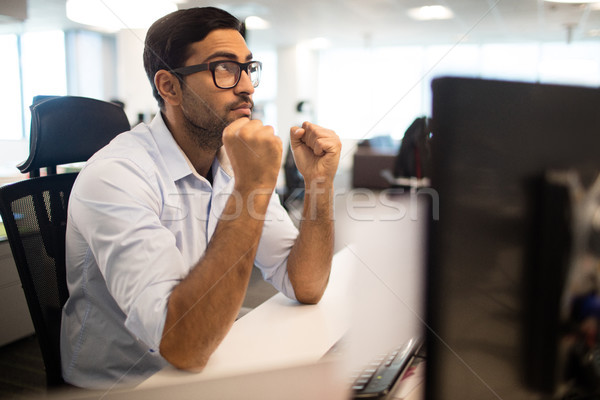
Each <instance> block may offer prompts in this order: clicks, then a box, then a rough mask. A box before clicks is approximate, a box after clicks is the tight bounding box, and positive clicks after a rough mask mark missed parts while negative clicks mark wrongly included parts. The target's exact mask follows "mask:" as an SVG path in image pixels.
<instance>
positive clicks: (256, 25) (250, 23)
mask: <svg viewBox="0 0 600 400" xmlns="http://www.w3.org/2000/svg"><path fill="white" fill-rule="evenodd" d="M244 24H245V25H246V29H250V30H260V29H269V28H270V27H271V24H270V23H269V21H266V20H264V19H262V18H261V17H257V16H256V15H251V16H249V17H247V18H246V19H245V20H244Z"/></svg>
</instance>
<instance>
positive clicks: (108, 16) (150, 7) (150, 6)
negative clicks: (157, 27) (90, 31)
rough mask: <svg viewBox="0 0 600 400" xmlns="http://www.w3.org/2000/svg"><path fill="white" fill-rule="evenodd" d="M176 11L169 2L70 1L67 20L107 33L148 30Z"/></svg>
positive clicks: (126, 0)
mask: <svg viewBox="0 0 600 400" xmlns="http://www.w3.org/2000/svg"><path fill="white" fill-rule="evenodd" d="M176 10H177V6H176V5H175V3H174V2H172V1H168V0H67V18H69V19H70V20H72V21H75V22H78V23H80V24H84V25H91V26H95V27H98V28H101V29H104V30H107V31H117V30H119V29H140V28H148V27H149V26H150V25H152V23H153V22H154V21H156V20H157V19H159V18H160V17H162V16H164V15H166V14H168V13H170V12H173V11H176Z"/></svg>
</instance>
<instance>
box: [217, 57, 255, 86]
mask: <svg viewBox="0 0 600 400" xmlns="http://www.w3.org/2000/svg"><path fill="white" fill-rule="evenodd" d="M246 72H247V73H248V76H250V80H251V81H252V85H253V86H254V87H257V86H258V84H259V82H260V65H259V64H258V63H256V62H253V63H250V64H249V65H248V67H247V69H246ZM214 74H215V83H216V84H217V86H219V87H221V88H231V87H234V86H235V85H237V83H238V82H239V80H240V75H241V69H240V66H239V65H238V64H237V63H234V62H229V61H223V62H221V63H219V64H218V65H217V66H216V67H215V69H214Z"/></svg>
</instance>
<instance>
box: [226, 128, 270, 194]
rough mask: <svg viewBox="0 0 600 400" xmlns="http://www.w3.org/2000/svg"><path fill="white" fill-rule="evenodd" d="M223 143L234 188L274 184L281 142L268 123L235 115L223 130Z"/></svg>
mask: <svg viewBox="0 0 600 400" xmlns="http://www.w3.org/2000/svg"><path fill="white" fill-rule="evenodd" d="M223 144H224V145H225V150H226V151H227V156H228V157H229V160H230V161H231V166H232V167H233V172H234V174H235V185H236V188H237V189H238V190H254V189H269V190H273V189H274V188H275V185H276V184H277V175H278V174H279V168H280V166H281V154H282V145H281V139H280V138H279V137H277V136H275V132H274V130H273V127H272V126H268V125H267V126H265V125H263V123H262V122H261V121H259V120H250V119H248V118H240V119H237V120H235V121H234V122H232V123H231V124H229V125H228V126H227V127H226V128H225V130H224V131H223Z"/></svg>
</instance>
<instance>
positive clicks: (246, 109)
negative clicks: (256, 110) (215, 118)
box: [231, 103, 252, 115]
mask: <svg viewBox="0 0 600 400" xmlns="http://www.w3.org/2000/svg"><path fill="white" fill-rule="evenodd" d="M231 111H238V112H241V113H244V114H248V115H250V114H251V113H252V104H251V103H242V104H239V105H236V106H234V107H232V108H231Z"/></svg>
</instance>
